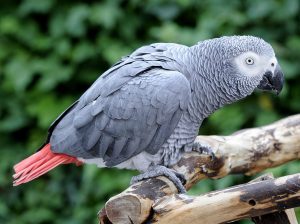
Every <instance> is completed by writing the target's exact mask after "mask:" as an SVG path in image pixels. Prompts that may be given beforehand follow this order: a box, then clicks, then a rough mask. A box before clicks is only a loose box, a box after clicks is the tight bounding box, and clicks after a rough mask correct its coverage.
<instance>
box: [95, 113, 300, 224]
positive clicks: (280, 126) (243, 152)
mask: <svg viewBox="0 0 300 224" xmlns="http://www.w3.org/2000/svg"><path fill="white" fill-rule="evenodd" d="M196 141H200V142H202V143H206V144H208V145H210V146H211V147H212V149H213V150H214V153H215V156H216V158H215V159H214V160H211V158H210V157H209V156H207V155H203V154H199V153H196V152H191V153H185V154H184V156H183V157H182V158H181V160H180V161H179V162H178V163H177V164H176V165H175V166H173V167H172V168H173V169H174V170H176V171H177V172H180V173H182V174H184V176H185V178H186V180H187V182H186V184H185V187H186V189H190V188H191V187H192V186H193V185H194V184H195V183H197V182H198V181H200V180H202V179H205V178H213V179H217V178H221V177H224V176H226V175H229V174H246V175H253V174H256V173H258V172H260V171H262V170H264V169H266V168H270V167H275V166H278V165H281V164H284V163H286V162H288V161H291V160H295V159H299V157H300V115H294V116H290V117H288V118H285V119H282V120H280V121H278V122H275V123H273V124H271V125H268V126H263V127H259V128H251V129H245V130H241V131H238V132H236V133H234V134H232V135H230V136H198V137H197V139H196ZM289 178H292V180H293V181H294V182H293V183H294V184H295V185H297V187H298V188H297V189H296V190H295V189H293V190H294V192H293V193H291V195H293V198H294V199H295V198H297V200H298V201H300V200H299V190H300V189H299V186H300V182H299V174H298V175H296V176H287V177H282V178H279V179H277V180H268V181H269V182H270V181H271V182H272V181H273V182H272V183H271V182H270V183H269V184H271V185H272V184H273V185H274V184H275V185H276V184H277V183H283V182H285V183H287V182H288V180H289ZM276 181H277V182H276ZM298 185H299V186H298ZM242 186H243V185H242ZM249 186H251V189H254V188H253V187H256V188H257V190H258V188H259V189H261V192H264V190H266V189H265V188H261V187H262V185H260V184H258V183H255V184H253V183H251V184H250V185H249ZM264 186H265V185H264ZM267 186H269V185H267ZM246 187H247V186H246ZM237 188H238V187H234V188H232V189H235V190H237ZM232 189H231V190H228V189H226V190H224V191H227V192H228V191H230V192H231V194H234V193H232V192H234V191H232ZM280 189H281V188H280ZM277 190H278V189H277V188H275V189H274V192H273V193H274V195H273V196H275V195H276V194H278V191H277ZM237 192H238V191H237ZM254 192H255V190H254ZM276 192H277V193H276ZM174 193H177V189H176V187H175V186H174V185H173V183H172V182H171V181H169V180H168V179H167V178H166V177H157V178H152V179H148V180H144V181H141V182H139V183H136V184H134V185H132V186H130V187H129V188H128V189H126V190H125V191H124V192H122V193H120V194H118V195H116V196H114V197H112V198H111V199H110V200H109V201H108V202H107V203H106V205H105V209H104V210H102V211H101V212H100V221H101V222H102V223H109V222H108V219H109V220H110V222H112V223H122V224H123V223H143V222H145V220H149V217H152V219H153V217H154V218H157V217H170V216H169V215H171V214H174V213H172V212H174V211H175V212H177V213H178V212H183V211H187V210H184V208H186V207H187V206H188V205H187V204H186V202H187V201H189V200H190V199H191V197H187V196H183V195H180V196H179V195H174ZM208 195H210V196H211V199H209V197H208V196H207V195H203V196H198V197H199V198H198V197H196V198H192V200H193V201H196V202H201V201H202V199H203V198H204V197H206V198H207V199H209V200H214V198H215V197H217V196H215V195H216V193H211V194H208ZM221 195H222V192H221ZM225 196H226V197H228V198H227V199H228V200H230V199H232V200H234V199H233V198H230V195H228V194H225ZM235 196H237V195H235ZM268 196H270V197H271V196H272V194H271V193H268ZM226 197H225V198H219V199H221V202H222V203H219V204H223V206H224V204H225V203H224V200H225V199H226ZM198 199H200V200H198ZM215 199H218V198H215ZM227 199H226V200H227ZM282 200H290V198H289V197H288V196H287V197H286V198H284V199H282ZM164 202H168V206H167V207H168V209H169V208H172V209H173V210H172V209H171V210H172V212H169V210H164V208H163V205H164ZM154 203H155V205H154ZM203 203H204V204H205V201H204V202H203ZM204 204H202V206H204V207H203V208H202V209H204V208H206V205H204ZM248 205H249V204H248ZM292 205H293V206H294V207H296V206H300V202H298V203H296V204H295V203H292ZM214 206H216V205H214ZM226 206H228V209H230V208H231V209H232V207H231V205H230V204H227V205H226ZM266 206H267V208H270V207H272V206H273V205H272V206H271V204H270V203H269V204H268V203H267V205H266ZM153 208H154V210H153ZM158 208H163V209H158ZM181 209H183V210H181ZM224 209H225V208H224ZM284 209H286V208H284ZM171 210H170V211H171ZM275 210H276V209H275ZM153 211H154V214H153ZM158 211H159V212H158ZM162 211H163V212H162ZM224 211H225V210H224ZM228 211H229V210H227V212H228ZM240 211H242V209H241V210H239V212H240ZM265 211H266V210H265ZM267 211H270V212H271V209H269V210H268V209H267ZM272 211H274V209H273V210H272ZM189 212H190V213H189V214H191V213H193V214H194V212H193V211H192V210H189ZM159 213H164V215H163V216H159ZM195 213H197V214H196V215H197V218H198V219H200V218H201V217H200V216H199V215H198V214H199V212H198V211H195ZM207 214H208V213H206V214H205V215H203V217H208V216H209V215H207ZM212 214H213V213H212ZM177 215H179V213H178V214H177ZM252 215H253V214H252ZM174 217H175V216H174ZM203 217H202V218H203ZM239 217H241V216H239ZM243 217H251V214H250V213H245V214H244V216H243ZM107 218H108V219H107ZM105 220H106V221H105ZM165 220H167V219H165ZM175 220H176V219H175ZM226 220H228V219H225V218H224V219H223V221H226ZM152 221H153V222H154V221H155V220H154V219H153V220H152ZM161 221H162V220H160V223H167V222H161ZM186 221H187V222H188V221H190V220H188V219H185V220H181V221H178V222H177V223H184V222H186ZM202 221H203V220H202ZM172 223H176V222H174V220H173V222H172ZM193 223H195V222H193ZM204 223H210V222H204ZM211 223H220V222H214V221H212V222H211Z"/></svg>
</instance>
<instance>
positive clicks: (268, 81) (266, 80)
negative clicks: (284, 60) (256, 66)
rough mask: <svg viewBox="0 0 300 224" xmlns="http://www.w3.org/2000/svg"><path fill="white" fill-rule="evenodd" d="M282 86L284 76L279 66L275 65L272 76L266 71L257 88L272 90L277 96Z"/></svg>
mask: <svg viewBox="0 0 300 224" xmlns="http://www.w3.org/2000/svg"><path fill="white" fill-rule="evenodd" d="M283 84H284V76H283V73H282V71H281V68H280V66H279V64H277V66H276V68H275V71H274V74H273V73H272V72H271V71H266V72H265V74H264V75H263V79H262V80H261V81H260V83H259V85H258V86H257V88H258V89H261V90H266V91H272V90H274V91H275V93H276V94H277V95H278V94H279V93H280V92H281V90H282V87H283Z"/></svg>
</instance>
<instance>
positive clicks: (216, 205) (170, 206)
mask: <svg viewBox="0 0 300 224" xmlns="http://www.w3.org/2000/svg"><path fill="white" fill-rule="evenodd" d="M299 198H300V174H294V175H289V176H285V177H280V178H278V179H275V180H264V181H259V182H253V183H248V184H242V185H238V186H234V187H231V188H227V189H225V190H220V191H215V192H211V193H208V194H205V195H200V196H197V197H192V196H187V195H183V194H181V195H178V194H173V195H172V196H166V197H164V198H162V199H160V200H158V201H157V202H156V203H155V204H154V205H153V209H154V217H153V219H152V221H151V223H153V224H154V223H160V224H169V223H193V224H198V223H199V224H202V223H214V224H218V223H224V222H230V221H235V220H240V219H244V218H249V217H254V216H260V215H264V214H268V213H271V212H274V211H282V210H285V209H289V208H294V207H297V206H300V200H299Z"/></svg>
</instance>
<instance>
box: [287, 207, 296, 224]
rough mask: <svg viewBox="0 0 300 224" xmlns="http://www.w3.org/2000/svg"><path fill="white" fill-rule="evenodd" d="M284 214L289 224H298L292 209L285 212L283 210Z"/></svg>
mask: <svg viewBox="0 0 300 224" xmlns="http://www.w3.org/2000/svg"><path fill="white" fill-rule="evenodd" d="M285 213H286V214H287V216H288V218H289V221H290V223H291V224H298V221H297V217H296V213H295V209H293V208H291V209H287V210H285Z"/></svg>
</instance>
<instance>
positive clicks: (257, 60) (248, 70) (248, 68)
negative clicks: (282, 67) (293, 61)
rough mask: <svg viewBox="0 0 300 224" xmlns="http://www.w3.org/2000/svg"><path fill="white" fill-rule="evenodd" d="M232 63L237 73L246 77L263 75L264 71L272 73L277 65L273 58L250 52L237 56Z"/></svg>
mask: <svg viewBox="0 0 300 224" xmlns="http://www.w3.org/2000/svg"><path fill="white" fill-rule="evenodd" d="M234 61H235V63H236V66H237V69H238V70H239V73H240V74H243V75H246V76H257V75H263V74H264V72H265V71H266V70H270V71H272V72H273V71H274V69H275V67H276V65H277V60H276V58H275V57H274V58H271V59H270V58H267V57H264V56H261V55H258V54H256V53H254V52H251V51H249V52H245V53H243V54H241V55H239V56H237V57H236V58H235V59H234ZM272 63H273V64H272Z"/></svg>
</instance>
